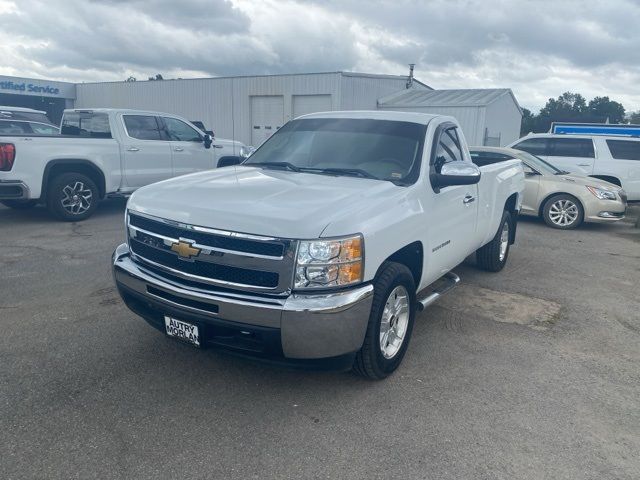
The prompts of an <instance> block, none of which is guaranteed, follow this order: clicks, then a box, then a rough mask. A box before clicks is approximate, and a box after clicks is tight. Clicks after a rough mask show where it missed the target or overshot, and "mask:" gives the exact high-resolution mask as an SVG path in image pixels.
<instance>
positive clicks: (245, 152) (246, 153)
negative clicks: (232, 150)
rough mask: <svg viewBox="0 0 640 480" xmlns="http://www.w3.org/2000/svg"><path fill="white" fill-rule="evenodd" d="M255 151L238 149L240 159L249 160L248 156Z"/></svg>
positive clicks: (250, 148)
mask: <svg viewBox="0 0 640 480" xmlns="http://www.w3.org/2000/svg"><path fill="white" fill-rule="evenodd" d="M254 151H255V148H253V147H246V146H244V145H243V146H242V147H240V158H249V156H250V155H251V154H252V153H253V152H254Z"/></svg>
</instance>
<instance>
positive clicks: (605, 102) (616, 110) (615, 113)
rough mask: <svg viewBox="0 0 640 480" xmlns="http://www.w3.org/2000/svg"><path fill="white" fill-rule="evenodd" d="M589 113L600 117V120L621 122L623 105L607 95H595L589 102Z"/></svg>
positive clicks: (622, 119)
mask: <svg viewBox="0 0 640 480" xmlns="http://www.w3.org/2000/svg"><path fill="white" fill-rule="evenodd" d="M588 111H589V114H590V115H591V116H593V117H598V118H601V119H602V120H599V121H601V122H603V121H606V120H607V119H608V120H609V123H622V122H623V121H624V107H623V106H622V104H621V103H618V102H615V101H613V100H609V97H595V98H594V99H593V100H591V101H590V102H589V105H588Z"/></svg>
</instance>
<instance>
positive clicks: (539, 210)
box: [538, 191, 584, 218]
mask: <svg viewBox="0 0 640 480" xmlns="http://www.w3.org/2000/svg"><path fill="white" fill-rule="evenodd" d="M556 195H567V196H569V197H571V198H573V199H574V200H575V201H576V203H577V204H578V205H580V208H582V211H583V212H584V204H583V203H582V202H581V201H580V199H579V198H578V197H576V196H575V195H573V194H571V193H568V192H561V191H558V192H553V193H550V194H548V195H547V196H546V197H544V198H543V199H542V201H541V202H540V207H538V216H539V217H540V218H542V216H543V214H544V206H545V204H546V203H547V202H548V201H549V199H550V198H552V197H555V196H556Z"/></svg>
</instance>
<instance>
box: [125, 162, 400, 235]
mask: <svg viewBox="0 0 640 480" xmlns="http://www.w3.org/2000/svg"><path fill="white" fill-rule="evenodd" d="M401 190H404V188H403V187H398V186H396V185H394V184H393V183H391V182H387V181H381V180H373V179H366V178H358V177H339V176H330V175H318V174H311V173H299V172H289V171H282V170H268V169H261V168H256V167H245V166H230V167H224V168H219V169H217V170H211V171H208V172H200V173H195V174H191V175H185V176H183V177H177V178H173V179H171V180H165V181H163V182H159V183H156V184H153V185H149V186H147V187H143V188H141V189H139V190H137V191H136V192H135V193H134V194H133V195H132V196H131V198H130V199H129V203H128V208H129V209H130V210H133V211H139V212H142V213H146V214H148V215H154V216H157V217H160V218H164V219H169V220H174V221H178V222H183V223H187V224H191V225H199V226H205V227H210V228H217V229H220V230H228V231H234V232H242V233H249V234H255V235H265V236H274V237H284V238H318V237H320V236H321V235H322V232H323V231H324V230H325V228H326V227H327V226H328V225H329V224H330V223H331V221H332V220H333V219H334V218H344V216H345V214H349V212H350V211H351V212H353V214H354V222H353V227H354V230H352V231H348V232H343V233H344V234H345V235H348V234H351V233H357V232H359V229H358V226H359V222H360V221H361V220H362V219H360V218H359V217H360V216H361V215H359V213H361V212H362V211H363V210H364V209H367V208H366V207H367V206H371V204H372V203H378V202H379V200H380V199H381V198H389V196H391V195H393V192H394V191H401Z"/></svg>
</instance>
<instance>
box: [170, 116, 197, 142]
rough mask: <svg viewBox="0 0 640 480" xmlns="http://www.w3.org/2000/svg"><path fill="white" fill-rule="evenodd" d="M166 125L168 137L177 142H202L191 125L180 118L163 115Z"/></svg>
mask: <svg viewBox="0 0 640 480" xmlns="http://www.w3.org/2000/svg"><path fill="white" fill-rule="evenodd" d="M163 118H164V123H165V125H166V126H167V133H168V134H169V139H170V140H174V141H178V142H202V137H201V136H200V134H199V133H198V131H197V130H195V129H194V128H193V127H190V126H189V125H187V124H186V123H184V122H183V121H182V120H178V119H177V118H171V117H163Z"/></svg>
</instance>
